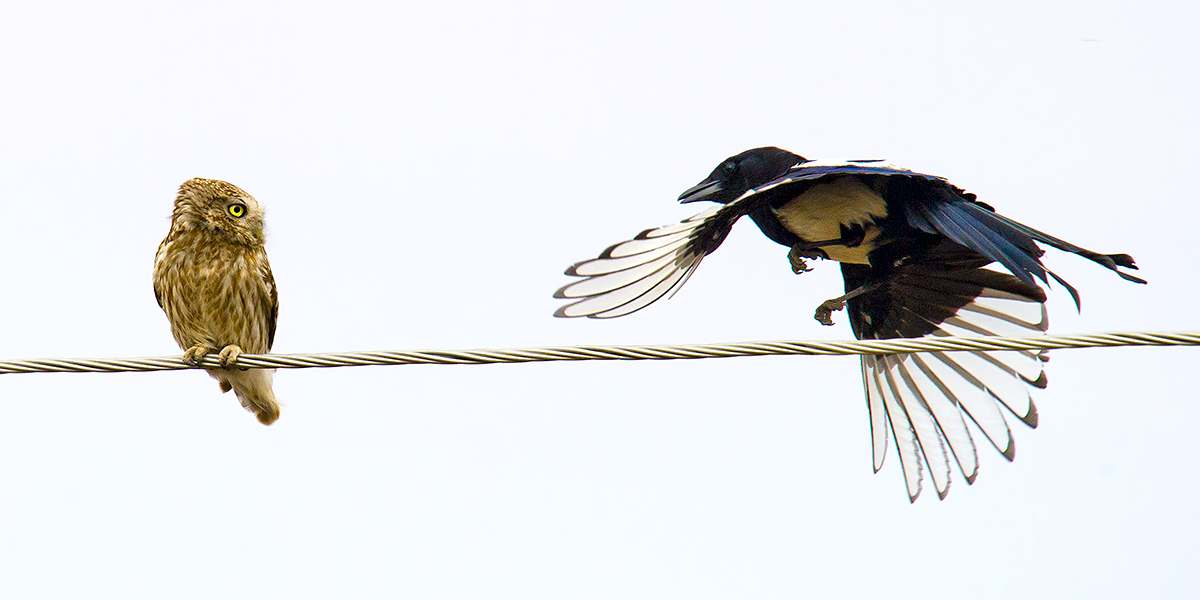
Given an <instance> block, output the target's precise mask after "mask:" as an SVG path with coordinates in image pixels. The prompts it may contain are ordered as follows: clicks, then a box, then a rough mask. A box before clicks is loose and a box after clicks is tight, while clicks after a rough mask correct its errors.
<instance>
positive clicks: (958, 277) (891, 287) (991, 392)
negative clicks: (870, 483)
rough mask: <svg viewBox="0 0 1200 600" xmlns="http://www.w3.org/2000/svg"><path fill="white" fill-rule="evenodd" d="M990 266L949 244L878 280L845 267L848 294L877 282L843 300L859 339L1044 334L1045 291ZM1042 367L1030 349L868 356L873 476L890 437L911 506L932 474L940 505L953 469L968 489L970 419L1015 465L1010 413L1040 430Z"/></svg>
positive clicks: (973, 470)
mask: <svg viewBox="0 0 1200 600" xmlns="http://www.w3.org/2000/svg"><path fill="white" fill-rule="evenodd" d="M991 262H992V261H991V260H990V259H988V258H987V257H984V256H982V255H981V254H980V253H978V252H975V251H973V250H971V249H969V248H965V247H963V246H960V245H958V244H955V243H953V242H950V241H943V242H941V243H940V244H938V245H937V246H935V247H934V248H932V249H931V250H929V251H927V252H925V253H923V254H921V255H919V256H916V257H913V258H912V259H911V260H910V261H909V262H907V263H905V264H902V265H900V266H898V267H897V268H896V269H895V270H893V271H892V272H890V273H888V274H887V275H885V276H883V277H882V278H879V277H878V276H877V275H873V274H872V273H871V271H870V269H869V267H866V266H865V265H843V266H842V270H843V275H844V276H845V278H846V288H847V290H850V289H855V288H858V287H859V286H860V285H868V286H871V285H874V287H871V288H870V291H869V292H866V293H863V294H861V295H859V296H855V297H853V298H850V299H848V300H847V301H846V310H847V312H848V313H849V317H850V324H851V328H852V329H853V330H854V335H855V337H858V338H859V339H893V338H915V337H923V336H1030V335H1039V334H1042V333H1044V332H1045V331H1046V327H1047V325H1048V322H1047V318H1046V308H1045V304H1044V302H1045V300H1046V294H1045V292H1044V291H1042V289H1041V288H1039V287H1038V286H1036V285H1032V284H1028V283H1025V282H1023V281H1021V280H1019V279H1017V278H1016V277H1014V276H1013V275H1010V274H1008V273H1003V272H999V271H994V270H991V269H988V268H986V267H985V265H987V264H989V263H991ZM1044 362H1045V355H1044V354H1041V353H1038V352H1031V351H1010V352H982V351H980V352H931V353H921V354H907V355H884V356H863V357H862V376H863V387H864V388H865V390H866V395H867V406H868V409H869V412H870V417H871V443H872V450H873V456H874V466H875V470H876V471H878V470H879V469H880V467H882V465H883V459H884V455H885V453H886V450H887V443H888V438H889V437H891V438H892V439H894V440H895V444H896V450H897V454H899V456H900V464H901V466H902V468H903V471H904V480H905V483H906V485H907V487H908V495H909V499H910V500H915V499H916V497H917V494H919V493H920V491H921V482H922V480H923V479H924V476H925V471H926V470H927V471H928V474H929V477H930V479H932V480H933V483H934V487H935V489H936V490H937V493H938V497H939V498H944V497H945V496H946V493H947V492H948V490H949V485H950V474H951V470H952V468H953V466H957V467H958V470H959V471H960V472H961V473H962V474H963V476H964V477H965V478H966V480H967V483H972V482H974V480H975V476H976V475H977V474H978V469H979V461H978V457H977V456H976V452H975V441H974V439H973V438H972V436H971V432H970V430H969V429H968V427H967V421H968V419H969V420H970V421H971V422H974V423H975V425H976V426H977V428H978V430H979V431H980V432H982V433H983V435H984V437H986V438H987V440H988V441H989V442H990V443H991V444H992V446H994V447H995V448H996V449H997V450H998V451H1000V453H1001V454H1003V455H1004V457H1005V458H1007V459H1008V460H1012V458H1013V455H1014V450H1015V448H1014V445H1013V438H1012V433H1011V432H1010V430H1009V428H1008V423H1007V421H1006V420H1005V418H1004V412H1005V411H1007V412H1010V413H1012V414H1013V415H1015V416H1016V417H1017V418H1019V419H1021V420H1022V421H1024V422H1025V423H1026V424H1027V425H1029V426H1030V427H1036V426H1037V409H1036V407H1035V406H1034V404H1033V399H1032V398H1031V397H1030V387H1031V386H1032V387H1036V388H1043V387H1045V385H1046V376H1045V373H1044V372H1043V370H1042V364H1043V363H1044Z"/></svg>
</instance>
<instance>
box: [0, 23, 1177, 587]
mask: <svg viewBox="0 0 1200 600" xmlns="http://www.w3.org/2000/svg"><path fill="white" fill-rule="evenodd" d="M967 4H968V3H961V2H947V3H935V2H917V3H908V5H907V6H901V5H899V4H898V3H891V2H854V3H832V2H823V3H819V4H817V3H811V4H804V3H788V2H778V3H755V2H742V3H730V2H720V3H700V2H687V3H685V2H680V3H663V4H654V3H648V2H614V3H598V4H595V5H584V4H582V3H577V4H575V5H568V4H566V3H550V2H547V3H537V2H521V1H513V2H455V1H447V2H440V3H419V4H417V3H414V4H404V3H384V2H380V3H353V2H343V3H337V6H336V7H333V5H329V7H326V6H325V5H323V4H320V3H297V2H274V3H266V2H263V3H254V4H250V3H245V2H228V3H224V2H206V3H203V4H196V5H195V6H194V7H193V8H185V7H170V6H168V5H165V4H161V3H150V2H144V3H139V2H106V3H60V2H41V3H29V2H25V3H18V2H9V3H6V4H4V5H2V6H0V56H3V59H0V81H3V88H2V90H0V182H2V184H3V185H2V188H0V190H2V191H0V194H2V197H3V201H2V206H3V207H4V209H5V210H4V213H5V215H6V217H4V218H3V219H0V257H2V258H0V261H2V263H0V264H2V267H3V282H4V284H3V288H2V291H3V293H0V314H2V316H0V358H11V359H17V358H38V357H127V356H162V355H172V354H176V355H177V354H179V349H178V348H177V347H176V345H175V343H174V341H173V339H172V337H171V334H170V331H169V328H168V324H167V320H166V318H165V316H164V315H163V314H162V312H161V310H160V309H159V307H158V306H157V305H156V303H155V301H154V296H153V293H152V290H151V278H150V273H151V268H152V263H153V258H154V252H155V249H156V248H157V245H158V243H159V241H160V240H161V239H162V238H163V236H164V235H165V234H166V232H167V228H168V223H169V214H170V210H171V203H172V200H173V198H174V194H175V191H176V189H177V188H178V186H179V184H180V183H182V182H183V181H184V180H186V179H188V178H191V177H208V178H216V179H224V180H228V181H230V182H232V183H234V184H236V185H238V186H240V187H242V188H243V189H245V190H246V191H248V192H249V193H251V194H253V195H254V196H255V197H257V198H258V199H259V200H260V201H261V202H262V203H263V204H264V206H265V207H266V210H267V230H268V242H267V248H268V252H269V254H270V258H271V264H272V265H273V267H274V272H275V277H276V280H277V282H278V285H279V296H280V305H281V308H280V315H279V329H278V334H277V337H276V340H275V342H276V343H275V351H276V352H322V351H348V350H375V349H397V350H399V349H423V348H485V347H510V346H536V345H569V344H596V343H614V344H615V343H687V342H726V341H727V342H732V341H755V340H776V339H815V338H826V339H848V338H850V337H851V334H850V330H849V326H848V325H847V324H846V322H845V316H844V314H842V313H838V314H836V315H835V320H837V321H838V326H837V327H832V328H824V327H821V326H820V325H818V324H817V323H816V322H815V321H814V320H813V319H812V312H813V309H814V308H815V307H816V305H817V304H818V303H820V302H821V301H822V300H825V299H827V298H830V297H832V296H835V295H837V294H838V293H840V292H841V285H842V284H841V280H840V273H839V271H838V269H837V267H836V266H835V265H833V264H828V263H822V264H819V265H816V266H817V270H816V271H814V272H811V273H807V274H804V275H801V276H796V275H793V274H792V273H791V272H790V270H789V268H788V266H787V259H786V251H787V250H786V248H784V247H782V246H778V245H776V244H774V243H772V242H770V241H769V240H767V239H766V238H765V237H764V236H763V235H762V234H761V233H759V231H758V230H757V228H755V227H754V226H753V224H752V223H750V222H749V221H748V220H747V221H746V222H744V223H740V224H739V225H738V226H737V227H735V229H734V231H733V233H732V234H731V235H730V236H729V238H728V240H727V241H726V243H725V244H724V245H723V246H722V247H721V249H720V251H718V252H717V253H715V254H713V255H712V256H711V257H709V258H708V259H707V260H705V262H704V265H703V267H702V268H700V269H699V271H698V272H697V273H696V274H695V276H694V277H693V278H692V279H691V281H690V283H689V284H688V285H687V287H686V288H684V289H683V290H682V291H681V292H680V293H679V294H678V295H677V296H676V297H675V298H674V299H672V300H670V301H664V302H660V303H658V304H656V305H654V306H652V307H650V308H648V309H646V310H643V311H641V312H639V313H637V314H634V315H631V316H628V317H625V318H622V319H617V320H610V321H588V320H562V319H554V318H553V317H552V316H551V314H552V313H553V311H554V309H555V308H556V307H557V306H558V304H557V303H556V301H555V300H554V299H553V298H552V297H551V294H552V293H553V292H554V290H555V289H556V288H558V287H559V286H560V285H562V284H564V283H565V282H566V280H567V278H566V277H564V276H563V275H562V270H563V269H564V268H565V267H566V266H568V265H570V264H571V263H573V262H575V261H578V260H581V259H585V258H590V257H593V256H595V255H596V254H597V253H598V252H599V251H600V250H602V249H603V248H604V247H606V246H608V245H609V244H612V243H615V242H618V241H621V240H624V239H627V238H628V237H629V236H630V235H632V234H634V233H636V232H638V231H640V230H642V229H644V228H647V227H652V226H657V225H661V224H664V223H669V222H672V221H676V220H678V219H681V218H684V217H687V216H689V215H691V214H693V213H695V212H699V210H702V209H703V208H704V207H702V206H697V205H690V206H680V205H678V204H677V203H676V202H675V198H676V197H677V196H678V195H679V193H680V192H681V191H683V190H684V189H686V188H688V187H690V186H691V185H693V184H695V183H696V182H697V181H699V180H700V179H702V178H703V177H705V176H706V175H707V174H708V172H709V171H710V170H711V169H712V168H713V167H714V166H715V165H716V164H717V163H718V162H719V161H720V160H721V159H723V158H725V157H726V156H728V155H731V154H735V153H737V152H740V151H742V150H745V149H747V148H752V147H756V146H763V145H778V146H781V147H784V148H787V149H789V150H792V151H794V152H797V153H799V154H802V155H804V156H807V157H809V158H886V159H890V160H892V161H894V162H896V163H898V164H900V165H904V166H906V167H909V168H913V169H916V170H920V171H923V172H927V173H933V174H938V175H943V176H946V177H948V178H949V179H950V180H951V181H952V182H954V183H956V184H957V185H959V186H962V187H964V188H966V189H968V190H970V191H972V192H975V193H977V194H978V195H979V198H980V199H981V200H983V201H985V202H988V203H989V204H991V205H993V206H995V207H996V208H997V209H998V210H999V211H1000V212H1001V213H1002V214H1005V215H1007V216H1009V217H1012V218H1015V219H1018V220H1020V221H1023V222H1025V223H1027V224H1029V225H1031V226H1034V227H1037V228H1039V229H1042V230H1044V231H1047V232H1049V233H1051V234H1053V235H1056V236H1059V237H1062V238H1064V239H1067V240H1069V241H1072V242H1074V243H1077V244H1080V245H1083V246H1086V247H1089V248H1092V249H1095V250H1098V251H1103V252H1128V253H1130V254H1132V255H1133V256H1134V257H1135V258H1136V259H1137V261H1138V264H1139V265H1140V266H1141V267H1142V270H1141V271H1140V272H1139V273H1138V274H1139V275H1141V276H1144V277H1145V278H1146V279H1148V280H1149V281H1150V284H1149V285H1147V286H1138V285H1133V284H1130V283H1127V282H1125V281H1122V280H1121V279H1119V278H1118V277H1116V276H1114V275H1113V274H1112V273H1111V272H1108V271H1106V270H1104V269H1101V268H1099V267H1097V266H1096V265H1094V264H1092V263H1090V262H1088V261H1086V260H1083V259H1081V258H1079V257H1076V256H1073V255H1069V254H1064V253H1061V252H1057V251H1051V253H1050V254H1048V256H1047V257H1046V262H1047V264H1049V265H1050V267H1051V268H1052V269H1054V270H1055V271H1056V272H1058V273H1059V274H1060V275H1062V276H1063V277H1064V278H1066V279H1067V280H1068V281H1070V282H1071V283H1073V284H1074V285H1075V286H1076V287H1077V288H1078V289H1079V290H1080V292H1081V294H1082V296H1083V311H1082V314H1077V313H1076V312H1075V309H1074V306H1073V305H1072V304H1071V301H1070V298H1069V296H1068V295H1067V294H1066V293H1065V291H1063V290H1062V289H1061V288H1056V289H1055V290H1054V291H1053V292H1052V300H1051V302H1050V310H1051V332H1052V333H1072V332H1098V331H1112V330H1192V329H1200V327H1198V325H1197V318H1196V316H1195V312H1194V309H1195V302H1196V300H1195V299H1196V297H1197V294H1198V293H1200V289H1198V288H1200V286H1198V284H1197V282H1196V277H1195V273H1196V266H1195V264H1196V260H1195V258H1194V257H1195V252H1196V251H1195V249H1194V248H1193V244H1192V242H1193V240H1194V239H1195V237H1196V223H1197V221H1198V217H1200V214H1198V213H1200V210H1198V207H1200V204H1198V203H1197V190H1196V187H1195V179H1196V166H1195V165H1197V164H1200V163H1198V161H1200V141H1198V140H1200V117H1198V116H1197V114H1198V113H1197V106H1200V70H1198V69H1197V66H1196V64H1197V58H1198V57H1200V41H1198V40H1200V38H1198V37H1197V36H1196V33H1195V32H1196V31H1197V30H1200V17H1198V16H1197V10H1196V6H1195V4H1194V3H1188V2H1182V1H1181V2H1174V3H1169V2H1162V3H1155V2H1149V3H1147V2H1141V3H1133V2H1129V3H1122V4H1118V3H1106V2H1096V1H1094V0H1093V1H1087V2H1082V1H1081V2H1057V3H1047V2H1002V3H1001V2H995V3H989V4H988V5H986V6H968V5H967ZM970 4H972V5H974V4H977V3H970ZM1052 356H1053V360H1052V361H1051V362H1050V364H1049V366H1048V369H1049V370H1048V374H1049V377H1050V386H1049V388H1048V389H1047V390H1045V391H1044V392H1042V393H1039V394H1038V395H1037V396H1036V397H1035V400H1036V402H1037V405H1038V408H1039V412H1040V414H1041V425H1040V426H1039V427H1038V429H1037V430H1036V431H1034V430H1029V429H1027V428H1025V427H1024V426H1023V425H1021V424H1020V423H1019V422H1018V421H1017V420H1016V419H1010V424H1011V425H1012V427H1013V428H1014V431H1015V435H1016V439H1017V459H1016V461H1015V462H1014V463H1012V464H1008V463H1006V462H1005V461H1004V460H1003V458H1002V457H1001V456H1000V455H999V454H997V453H994V452H992V451H991V450H989V449H987V448H981V454H982V467H981V473H980V475H979V478H978V480H977V481H976V483H975V485H973V486H967V485H966V484H965V482H963V481H962V480H961V478H959V479H958V480H957V481H955V483H954V485H953V486H952V487H951V490H950V495H949V497H948V498H947V499H946V500H945V501H943V502H938V501H937V500H936V495H935V494H933V493H932V490H929V489H927V490H926V493H925V494H923V495H922V497H921V499H920V500H919V501H918V502H917V503H916V504H915V505H909V503H908V501H907V499H906V496H905V492H904V484H903V477H902V474H901V471H900V466H899V464H898V463H897V462H896V460H895V456H894V453H889V456H888V461H887V463H886V464H885V466H884V469H883V470H882V471H881V472H880V473H878V474H872V470H871V443H870V437H869V429H868V420H867V410H866V405H865V402H864V400H863V395H862V390H861V377H860V375H859V371H858V361H857V359H855V358H852V357H839V358H807V357H789V358H781V357H774V358H742V359H728V360H709V361H684V362H654V363H649V362H639V363H578V364H547V365H508V366H487V367H478V366H437V367H429V366H420V367H418V366H408V367H370V368H343V369H324V370H287V371H280V372H279V373H278V374H277V375H276V378H275V382H276V385H275V389H276V393H277V395H278V397H279V398H280V400H281V401H282V402H284V403H285V407H284V412H283V416H282V418H281V419H280V420H279V422H278V423H277V424H276V425H274V426H272V427H269V428H268V427H263V426H262V425H259V424H258V422H257V421H255V419H254V418H253V416H252V415H250V414H248V413H246V412H244V411H243V410H242V409H241V408H239V407H238V405H237V402H236V400H235V398H233V396H232V394H230V395H222V394H220V393H219V390H218V389H217V384H216V382H214V381H213V380H211V379H210V378H209V377H208V376H207V375H205V374H204V373H202V372H197V371H180V372H170V373H150V374H104V375H100V374H96V375H79V374H62V375H59V374H54V375H48V374H41V375H6V376H2V377H0V597H5V598H66V597H74V598H83V597H89V598H272V597H279V598H329V597H349V598H385V597H387V598H395V597H408V598H521V599H531V598H730V597H745V598H785V597H786V598H795V597H806V596H807V597H847V598H865V597H872V598H917V597H920V598H962V597H976V598H988V597H997V598H1000V597H1005V598H1012V597H1029V598H1033V597H1047V598H1048V597H1091V598H1099V597H1131V596H1135V595H1136V596H1141V597H1179V596H1183V595H1185V594H1188V593H1194V592H1195V588H1196V571H1195V569H1196V562H1197V558H1198V555H1200V552H1198V544H1200V542H1197V540H1198V539H1200V517H1198V516H1197V511H1196V499H1197V496H1198V493H1200V484H1198V483H1197V479H1198V475H1200V472H1198V470H1197V466H1196V462H1195V459H1194V456H1193V451H1194V450H1193V449H1194V446H1195V442H1194V439H1195V435H1196V434H1195V430H1194V428H1195V424H1196V423H1197V421H1200V407H1198V406H1197V396H1198V394H1197V391H1196V383H1195V381H1196V380H1195V372H1196V366H1195V365H1196V359H1197V351H1196V350H1194V349H1106V350H1072V351H1056V352H1054V353H1053V354H1052Z"/></svg>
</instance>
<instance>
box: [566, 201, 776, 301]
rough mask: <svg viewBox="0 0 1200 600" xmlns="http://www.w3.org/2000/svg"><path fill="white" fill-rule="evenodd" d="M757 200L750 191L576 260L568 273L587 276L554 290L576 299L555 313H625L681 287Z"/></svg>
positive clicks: (754, 206) (573, 275)
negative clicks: (737, 197)
mask: <svg viewBox="0 0 1200 600" xmlns="http://www.w3.org/2000/svg"><path fill="white" fill-rule="evenodd" d="M757 200H758V199H757V197H755V196H754V195H753V194H752V193H747V194H745V195H743V196H742V197H741V198H739V199H738V200H735V201H733V202H730V203H729V204H725V205H719V206H714V207H712V208H710V209H708V210H706V211H704V212H702V213H700V214H698V215H695V216H692V217H689V218H687V219H684V220H683V221H681V222H679V223H676V224H672V225H664V226H662V227H657V228H654V229H647V230H645V231H643V232H641V233H639V234H637V235H636V236H634V238H633V239H631V240H629V241H625V242H621V243H619V244H615V245H612V246H609V247H608V248H607V249H606V250H605V251H604V252H601V253H600V256H598V257H596V258H593V259H590V260H585V261H582V262H578V263H575V264H574V265H571V267H569V268H568V269H567V270H566V274H567V275H570V276H572V277H582V278H583V279H582V280H580V281H574V282H571V283H569V284H567V285H565V286H563V287H561V288H559V290H558V291H556V292H554V297H555V298H566V299H571V300H574V302H572V303H570V304H566V305H564V306H562V307H561V308H559V309H558V310H557V311H556V312H555V313H554V316H556V317H588V318H592V319H609V318H612V317H620V316H624V315H627V314H629V313H631V312H634V311H636V310H639V309H642V308H645V307H646V306H648V305H649V304H651V303H652V302H654V301H655V300H658V299H659V298H662V297H663V296H665V295H667V294H669V293H672V292H674V291H675V290H678V289H679V288H680V287H682V286H683V284H684V283H686V282H687V280H688V278H689V277H691V275H692V273H693V272H694V271H695V270H696V267H698V266H700V261H702V260H704V257H705V256H708V254H709V253H711V252H712V251H714V250H716V249H717V247H719V246H720V245H721V242H723V241H725V236H727V235H729V231H730V229H731V228H732V227H733V224H734V223H735V222H737V220H738V219H739V218H741V217H742V216H743V215H745V214H747V213H748V212H750V211H752V210H754V209H755V208H757V207H758V201H757Z"/></svg>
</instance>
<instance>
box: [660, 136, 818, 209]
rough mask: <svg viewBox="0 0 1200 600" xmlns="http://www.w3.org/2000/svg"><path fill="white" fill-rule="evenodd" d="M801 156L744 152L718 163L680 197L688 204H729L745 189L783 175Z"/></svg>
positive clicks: (766, 150) (768, 151)
mask: <svg viewBox="0 0 1200 600" xmlns="http://www.w3.org/2000/svg"><path fill="white" fill-rule="evenodd" d="M804 160H805V159H804V157H803V156H799V155H796V154H792V153H791V152H788V151H787V150H781V149H779V148H776V147H774V146H767V147H766V148H755V149H753V150H747V151H745V152H743V153H741V154H738V155H736V156H730V157H729V158H727V159H725V160H723V161H721V164H719V165H717V168H716V169H713V172H712V174H711V175H709V176H708V178H707V179H705V180H704V181H701V182H700V183H698V184H696V185H695V186H693V187H692V188H691V189H689V190H688V191H686V192H684V193H683V194H682V195H680V196H679V201H680V202H683V203H684V204H687V203H688V202H696V201H699V200H708V201H711V202H720V203H721V204H729V203H730V202H733V201H734V200H737V199H738V198H739V197H741V195H742V194H744V193H746V191H747V190H749V189H751V188H754V187H758V186H760V185H762V184H764V183H767V182H768V181H771V180H772V179H775V178H776V177H779V176H780V175H783V174H784V173H787V170H788V169H789V168H791V167H793V166H795V165H796V164H797V163H801V162H804Z"/></svg>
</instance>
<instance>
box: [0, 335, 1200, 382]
mask: <svg viewBox="0 0 1200 600" xmlns="http://www.w3.org/2000/svg"><path fill="white" fill-rule="evenodd" d="M1197 345H1200V331H1190V332H1160V333H1151V332H1115V333H1094V334H1082V335H1047V336H1041V337H1016V338H1007V337H925V338H916V339H894V340H858V341H778V342H742V343H732V344H684V345H651V346H624V345H622V346H562V347H542V348H508V349H494V350H489V349H482V350H411V351H403V350H402V351H380V352H342V353H326V354H242V355H241V356H239V357H238V358H237V361H236V363H235V366H237V367H244V368H274V369H308V368H330V367H365V366H380V365H482V364H498V363H529V362H552V361H582V360H681V359H697V358H733V357H739V356H794V355H807V356H831V355H856V354H859V355H861V354H907V353H913V352H963V351H980V350H1058V349H1066V348H1102V347H1117V346H1197ZM220 366H221V365H220V364H219V363H218V362H217V359H216V357H215V356H214V355H209V356H206V357H205V358H204V360H202V361H201V362H200V363H199V364H196V365H190V364H186V363H184V362H183V359H182V357H180V356H163V357H157V358H103V359H55V358H47V359H36V360H13V361H0V375H8V374H15V373H117V372H135V371H177V370H182V369H203V368H207V369H215V368H220Z"/></svg>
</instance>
